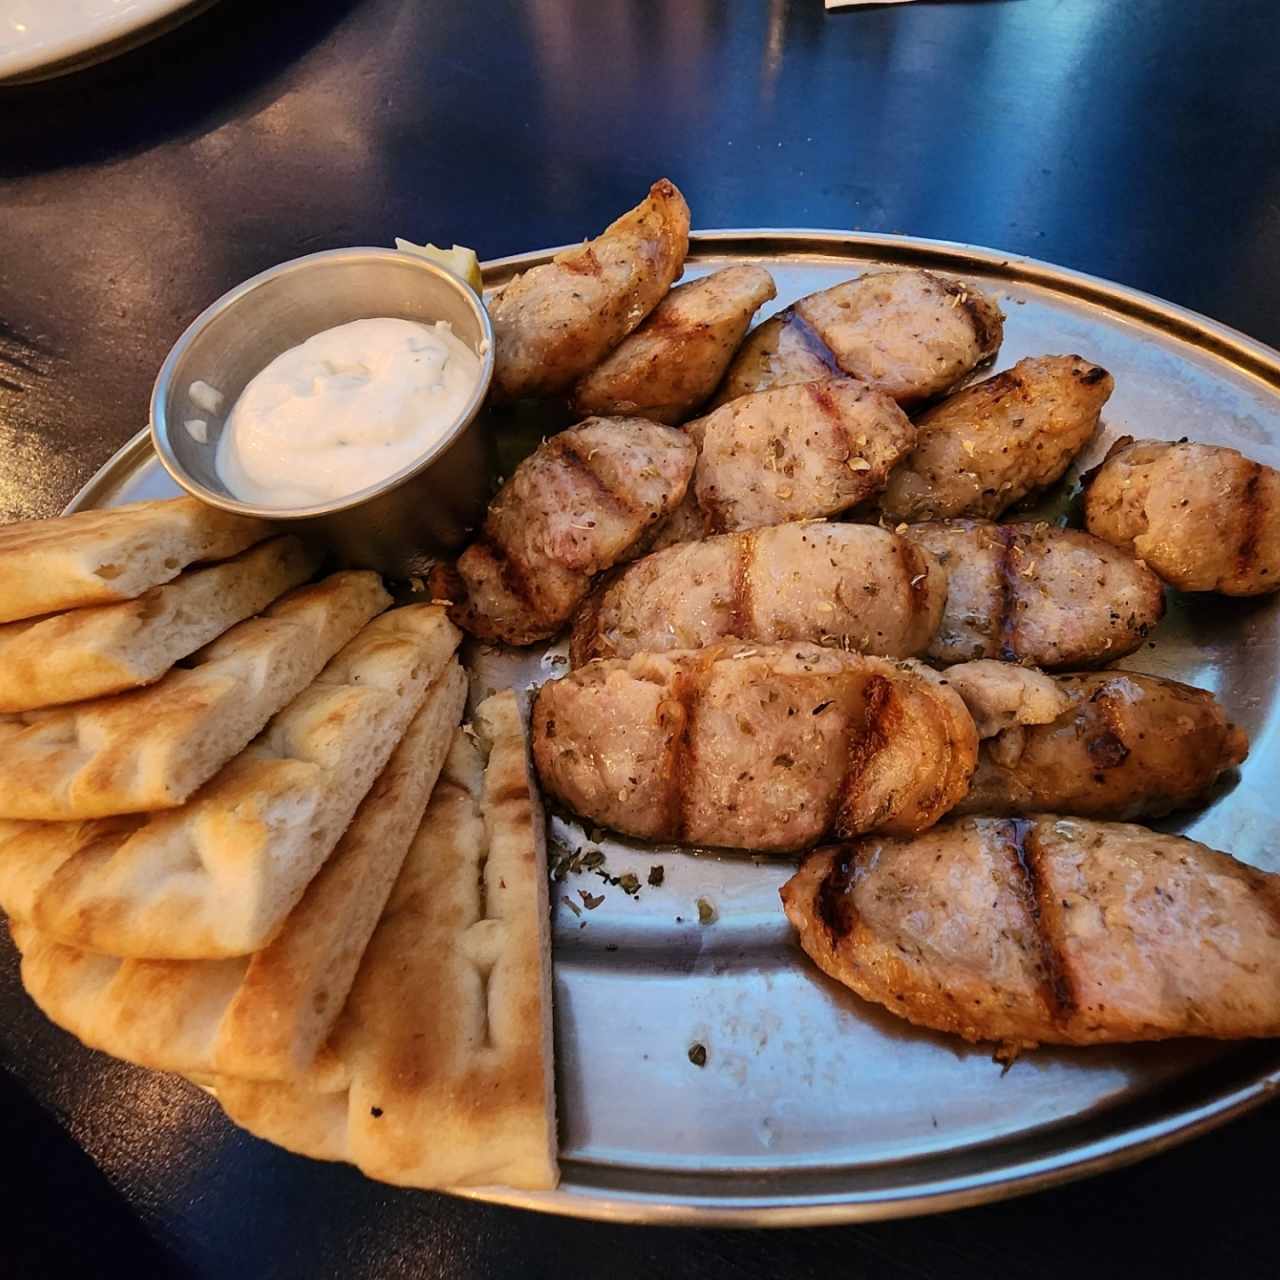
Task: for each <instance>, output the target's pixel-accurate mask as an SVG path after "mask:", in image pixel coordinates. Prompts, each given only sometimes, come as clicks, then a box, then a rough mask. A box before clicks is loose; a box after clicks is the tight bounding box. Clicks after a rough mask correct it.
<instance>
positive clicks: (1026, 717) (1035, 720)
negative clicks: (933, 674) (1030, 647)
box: [947, 658, 1072, 742]
mask: <svg viewBox="0 0 1280 1280" xmlns="http://www.w3.org/2000/svg"><path fill="white" fill-rule="evenodd" d="M947 683H948V684H949V685H950V686H951V687H952V688H953V689H954V690H955V691H956V692H957V693H958V694H959V695H960V696H961V698H963V699H964V705H965V706H966V707H968V708H969V714H970V715H971V716H972V717H973V723H974V724H975V725H976V726H977V730H978V737H979V738H981V739H982V740H983V741H984V742H985V741H986V740H987V739H988V738H994V737H996V735H997V734H1000V733H1003V732H1004V731H1005V730H1006V729H1015V728H1019V727H1020V726H1022V725H1028V724H1050V723H1052V722H1053V721H1054V720H1056V719H1057V718H1058V717H1059V716H1060V715H1062V714H1063V712H1065V711H1066V710H1067V709H1068V708H1069V707H1070V706H1071V705H1072V700H1071V697H1070V696H1069V695H1068V694H1067V693H1066V692H1065V691H1064V690H1063V689H1062V688H1061V687H1060V685H1059V682H1058V681H1057V680H1055V679H1054V677H1053V676H1047V675H1045V673H1044V672H1043V671H1036V670H1035V669H1034V668H1033V667H1020V666H1018V665H1017V664H1016V663H1012V662H996V661H995V660H994V659H991V658H979V659H978V660H977V661H976V662H961V663H957V664H956V665H955V666H954V667H948V668H947Z"/></svg>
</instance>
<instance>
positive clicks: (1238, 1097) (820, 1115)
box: [68, 231, 1280, 1226]
mask: <svg viewBox="0 0 1280 1280" xmlns="http://www.w3.org/2000/svg"><path fill="white" fill-rule="evenodd" d="M555 252H557V251H556V250H546V251H543V252H538V253H530V254H521V255H519V256H517V257H512V258H503V259H500V260H497V261H493V262H490V263H487V264H486V265H485V268H484V276H485V283H486V287H494V286H497V285H500V284H502V283H503V282H504V281H505V280H507V279H508V278H510V276H512V275H513V274H515V273H516V272H518V271H522V270H524V269H526V268H527V267H530V266H534V265H537V264H538V263H541V262H545V261H547V260H548V259H549V258H550V257H551V256H552V255H553V254H554V253H555ZM741 261H751V262H759V263H761V264H762V265H764V266H766V267H768V268H769V269H770V271H772V272H773V274H774V278H775V280H776V281H777V285H778V297H777V299H776V300H775V301H774V302H773V303H771V304H770V305H769V306H768V307H766V308H765V309H763V310H762V312H761V316H760V318H763V316H764V315H767V314H769V313H770V312H772V311H774V310H777V309H779V308H781V307H783V306H786V305H787V304H788V303H790V302H792V301H794V300H795V299H796V298H798V297H800V296H801V295H803V294H806V293H810V292H812V291H813V290H815V289H822V288H825V287H827V286H828V285H831V284H834V283H836V282H837V281H839V280H841V279H844V278H846V277H847V276H849V275H851V274H854V273H856V272H858V271H860V270H862V269H864V268H865V267H867V266H871V265H875V264H884V263H902V264H910V265H913V266H920V267H928V268H930V269H935V270H939V271H943V272H946V273H949V274H952V275H958V276H961V277H965V278H968V279H972V280H974V281H975V282H977V283H979V284H980V285H981V286H982V287H983V288H984V289H986V290H988V291H990V292H993V293H995V294H996V295H997V296H998V297H999V299H1000V302H1001V305H1002V306H1003V308H1004V310H1005V312H1006V316H1007V320H1006V326H1005V341H1004V345H1003V347H1002V349H1001V351H1000V355H999V357H998V359H997V362H996V366H995V367H996V368H1005V367H1007V366H1008V365H1010V364H1012V363H1013V362H1014V361H1015V360H1017V359H1020V358H1021V357H1022V356H1025V355H1040V354H1045V353H1055V354H1056V353H1065V352H1071V351H1075V352H1079V353H1080V354H1082V355H1084V356H1086V357H1087V358H1089V359H1092V360H1096V361H1098V362H1099V363H1101V364H1103V365H1105V366H1106V367H1107V368H1108V369H1110V370H1111V372H1112V373H1114V374H1115V376H1116V392H1115V395H1114V396H1113V397H1112V399H1111V401H1110V402H1109V404H1108V405H1107V407H1106V410H1105V412H1104V415H1103V420H1104V421H1103V428H1104V429H1103V431H1102V432H1101V433H1100V435H1099V438H1098V439H1097V440H1096V441H1095V442H1094V444H1093V446H1092V447H1091V448H1090V449H1089V451H1088V454H1087V456H1086V457H1085V458H1084V459H1082V460H1081V464H1080V465H1081V466H1085V467H1087V466H1091V465H1093V464H1094V463H1095V462H1096V461H1097V460H1098V459H1099V458H1100V457H1101V456H1102V454H1103V453H1104V452H1105V450H1106V447H1107V445H1108V444H1109V443H1110V441H1111V440H1113V439H1115V438H1116V437H1117V436H1119V435H1125V434H1131V435H1150V436H1156V437H1163V438H1176V437H1178V436H1182V435H1189V436H1192V437H1193V438H1194V439H1196V440H1200V441H1205V442H1209V443H1219V444H1229V445H1233V446H1235V447H1237V448H1240V449H1242V450H1243V451H1245V452H1247V453H1248V454H1250V455H1251V456H1252V457H1254V458H1256V459H1258V460H1259V461H1262V462H1266V463H1269V464H1270V465H1272V466H1280V354H1278V353H1277V352H1275V351H1272V350H1271V349H1269V348H1267V347H1265V346H1263V345H1261V344H1260V343H1257V342H1254V341H1253V340H1252V339H1250V338H1247V337H1245V336H1244V335H1243V334H1240V333H1237V332H1235V331H1233V330H1231V329H1228V328H1226V327H1224V326H1222V325H1219V324H1217V323H1215V322H1213V321H1211V320H1207V319H1205V318H1204V317H1201V316H1198V315H1196V314H1194V313H1193V312H1190V311H1186V310H1184V309H1182V308H1180V307H1175V306H1173V305H1171V304H1169V303H1166V302H1162V301H1160V300H1158V299H1156V298H1152V297H1149V296H1148V295H1145V294H1142V293H1139V292H1137V291H1135V290H1132V289H1126V288H1123V287H1121V286H1119V285H1114V284H1109V283H1107V282H1105V281H1102V280H1098V279H1095V278H1093V277H1090V276H1085V275H1081V274H1079V273H1076V272H1072V271H1067V270H1063V269H1061V268H1058V267H1053V266H1050V265H1048V264H1045V263H1041V262H1036V261H1033V260H1030V259H1026V258H1018V257H1012V256H1008V255H1003V254H1000V253H996V252H993V251H991V250H986V249H977V248H972V247H969V246H966V245H957V244H948V243H943V242H939V241H927V240H914V239H910V238H907V237H900V236H874V235H861V234H845V233H839V232H827V231H714V232H702V233H698V234H695V235H694V236H693V237H692V244H691V247H690V256H689V264H688V269H687V273H686V278H691V277H694V276H697V275H701V274H704V273H705V272H707V271H709V270H714V269H716V268H717V267H720V266H724V265H727V264H729V263H733V262H741ZM530 428H531V424H530V423H528V422H527V421H526V422H523V423H521V424H520V425H519V427H518V428H515V427H513V428H512V438H511V439H509V440H507V441H505V442H501V443H502V444H505V446H506V448H505V449H502V450H500V452H501V453H503V454H504V462H505V463H506V465H510V462H509V460H510V459H511V458H512V457H513V456H515V455H517V454H518V453H519V451H520V450H521V449H522V448H527V447H529V446H530V445H531V444H533V443H536V441H537V438H538V434H539V433H538V430H537V424H536V423H535V424H532V428H533V429H532V430H531V429H530ZM522 442H523V443H522ZM1077 473H1078V469H1077V471H1074V472H1073V476H1074V475H1075V474H1077ZM174 492H175V489H174V486H173V483H172V481H170V480H169V478H168V476H167V475H166V474H165V472H164V471H163V469H162V468H161V466H160V464H159V462H158V460H157V459H156V457H155V455H154V453H153V452H152V450H151V445H150V441H149V439H148V437H147V434H146V433H145V432H143V433H140V434H139V435H138V436H137V437H135V438H134V439H133V440H131V441H130V442H129V443H128V444H127V445H125V446H124V448H122V449H121V450H120V451H119V452H118V453H117V454H116V455H115V456H114V457H113V458H112V459H111V460H110V461H109V462H108V463H107V464H106V465H105V466H104V467H103V468H102V469H101V470H100V471H99V472H98V474H97V475H95V476H94V478H93V479H92V480H90V482H89V483H88V484H87V485H86V486H85V487H84V488H83V489H82V490H81V492H80V493H79V494H78V495H77V496H76V498H75V499H74V501H73V502H72V503H71V505H70V507H69V508H68V510H77V509H82V508H89V507H105V506H112V505H115V504H117V503H120V502H127V501H132V500H136V499H139V498H147V497H161V496H168V495H170V494H172V493H174ZM1278 657H1280V597H1274V596H1273V597H1270V598H1267V599H1263V600H1261V601H1229V600H1224V599H1222V598H1220V597H1205V598H1202V599H1191V598H1175V599H1173V600H1172V602H1171V609H1170V613H1169V616H1168V617H1167V618H1166V620H1165V621H1164V622H1163V623H1162V624H1161V626H1160V627H1159V629H1158V630H1157V631H1156V632H1155V633H1154V636H1153V641H1152V643H1151V645H1149V646H1148V647H1146V648H1144V649H1143V650H1142V651H1141V652H1140V653H1138V654H1135V655H1134V656H1133V658H1131V659H1129V660H1127V661H1126V663H1125V665H1126V666H1129V667H1132V668H1135V669H1138V670H1145V671H1150V672H1153V673H1155V674H1159V675H1167V676H1174V677H1177V678H1179V679H1184V680H1187V681H1189V682H1191V683H1194V684H1199V685H1201V686H1204V687H1206V688H1209V689H1212V690H1214V692H1216V693H1217V694H1218V696H1219V697H1220V698H1221V699H1222V700H1223V702H1224V703H1225V704H1226V706H1227V708H1228V710H1229V712H1230V713H1231V714H1232V715H1233V717H1234V718H1235V719H1236V720H1237V721H1238V722H1239V723H1240V724H1241V725H1242V726H1243V727H1244V728H1245V729H1246V730H1247V732H1248V733H1249V736H1250V738H1251V740H1252V743H1253V748H1252V753H1251V755H1250V758H1249V760H1248V761H1247V762H1246V764H1245V765H1244V767H1243V770H1242V772H1241V775H1240V778H1239V780H1238V781H1236V782H1235V783H1234V785H1228V786H1226V787H1224V788H1222V793H1221V794H1220V795H1219V797H1218V799H1217V801H1216V803H1214V804H1213V805H1212V806H1210V807H1209V808H1208V809H1206V810H1204V811H1201V812H1196V813H1193V814H1191V815H1183V816H1181V817H1180V819H1179V820H1178V821H1175V822H1171V823H1164V824H1160V825H1161V826H1163V827H1165V828H1166V829H1169V830H1179V831H1183V832H1185V833H1186V834H1188V835H1191V836H1194V837H1195V838H1197V839H1200V840H1204V841H1205V842H1206V843H1208V844H1211V845H1214V846H1216V847H1218V848H1222V849H1226V850H1228V851H1230V852H1232V853H1234V854H1235V855H1236V856H1237V857H1239V858H1242V859H1244V860H1245V861H1248V862H1252V863H1254V864H1256V865H1258V866H1261V867H1265V868H1266V869H1268V870H1271V871H1280V808H1278V807H1277V806H1276V804H1275V802H1274V796H1273V795H1271V794H1270V793H1269V792H1270V789H1271V788H1272V787H1273V785H1274V779H1275V778H1276V777H1277V776H1278V768H1277V766H1278V764H1280V699H1278V697H1277V694H1276V692H1275V688H1274V686H1275V683H1276V682H1275V675H1276V672H1277V667H1278V665H1280V664H1278V661H1277V659H1278ZM468 658H469V662H470V664H471V666H472V669H473V684H474V687H475V691H476V692H478V693H482V692H484V691H487V689H489V688H492V687H499V686H503V685H506V684H511V683H529V682H532V681H536V680H541V679H545V678H546V677H547V676H548V675H551V674H555V673H557V672H559V671H561V670H563V669H564V668H563V658H562V656H561V654H560V652H559V651H558V650H557V649H555V648H554V647H553V648H551V649H547V650H535V651H523V652H519V653H517V652H514V651H507V652H504V651H501V650H497V649H492V648H488V647H484V646H478V645H472V646H470V649H469V653H468ZM589 834H596V835H602V833H584V832H583V831H582V829H581V828H580V827H578V826H576V825H575V824H573V823H571V822H567V821H565V820H563V819H560V818H554V819H553V821H552V841H553V856H554V855H555V853H556V850H557V849H558V850H559V851H561V854H562V856H564V857H565V860H566V861H567V860H568V858H569V857H571V856H572V854H573V853H574V851H575V850H578V849H582V848H585V849H599V850H600V851H601V852H602V853H603V854H604V862H603V864H602V865H599V866H596V867H593V868H590V869H587V868H582V867H581V865H579V869H578V870H577V871H567V872H566V874H565V876H564V879H563V880H561V881H559V882H558V883H556V884H554V885H553V887H552V888H553V892H552V899H553V902H555V904H556V906H555V934H554V936H555V972H556V985H555V1004H556V1046H557V1076H558V1090H559V1107H560V1136H561V1157H562V1171H563V1181H562V1184H561V1186H560V1188H559V1189H558V1190H557V1191H554V1192H549V1193H547V1192H540V1193H528V1192H517V1191H511V1190H509V1189H506V1188H481V1189H478V1190H469V1191H467V1192H465V1193H464V1194H468V1195H473V1196H475V1197H477V1198H480V1199H485V1200H491V1201H494V1202H498V1203H503V1204H513V1205H521V1206H524V1207H527V1208H533V1209H540V1210H543V1211H547V1212H553V1213H563V1214H572V1215H575V1216H579V1217H591V1218H601V1219H611V1220H615V1221H630V1222H665V1223H673V1224H676V1223H680V1224H702V1225H712V1224H726V1225H744V1226H745V1225H760V1226H763V1225H776V1226H783V1225H788V1226H794V1225H801V1224H812V1223H827V1222H848V1221H856V1220H863V1219H870V1218H882V1217H890V1216H898V1215H904V1214H911V1213H922V1212H929V1211H934V1210H940V1209H946V1208H954V1207H958V1206H961V1205H968V1204H975V1203H979V1202H983V1201H990V1200H996V1199H1000V1198H1003V1197H1007V1196H1011V1195H1016V1194H1019V1193H1022V1192H1026V1191H1030V1190H1034V1189H1036V1188H1040V1187H1045V1186H1049V1185H1051V1184H1053V1183H1056V1182H1061V1181H1064V1180H1065V1179H1068V1178H1074V1177H1080V1176H1083V1175H1085V1174H1089V1173H1094V1172H1097V1171H1099V1170H1103V1169H1107V1168H1113V1167H1115V1166H1117V1165H1121V1164H1124V1163H1127V1162H1130V1161H1133V1160H1136V1159H1139V1158H1140V1157H1142V1156H1144V1155H1149V1154H1151V1153H1152V1152H1154V1151H1158V1150H1161V1149H1162V1148H1164V1147H1167V1146H1170V1145H1171V1144H1173V1143H1175V1142H1179V1141H1183V1140H1185V1139H1186V1138H1188V1137H1191V1136H1193V1135H1194V1134H1197V1133H1200V1132H1203V1131H1204V1130H1206V1129H1208V1128H1211V1127H1212V1126H1214V1125H1216V1124H1219V1123H1221V1122H1223V1121H1224V1120H1226V1119H1228V1118H1229V1117H1231V1116H1233V1115H1236V1114H1239V1113H1240V1112H1243V1111H1245V1110H1247V1109H1248V1108H1250V1107H1253V1106H1256V1105H1258V1104H1259V1103H1261V1102H1262V1101H1264V1100H1265V1099H1266V1098H1268V1097H1269V1096H1271V1094H1272V1092H1273V1091H1275V1090H1276V1089H1277V1088H1278V1087H1280V1042H1258V1043H1247V1044H1241V1045H1219V1044H1208V1043H1201V1042H1181V1043H1178V1042H1174V1043H1170V1044H1164V1045H1160V1044H1156V1045H1139V1046H1132V1047H1128V1048H1121V1049H1090V1050H1056V1049H1048V1050H1041V1051H1039V1052H1037V1053H1034V1054H1029V1055H1026V1056H1024V1057H1023V1058H1021V1059H1020V1060H1019V1061H1018V1062H1017V1063H1015V1064H1014V1066H1013V1067H1012V1069H1011V1070H1009V1071H1008V1072H1007V1073H1002V1069H1001V1067H1000V1066H999V1065H997V1064H995V1063H994V1062H993V1061H992V1059H991V1056H990V1053H989V1052H988V1051H984V1050H982V1049H977V1048H971V1047H969V1046H966V1045H964V1044H962V1043H961V1042H959V1041H955V1040H952V1039H949V1038H946V1037H943V1036H939V1035H933V1034H931V1033H929V1032H925V1031H919V1030H916V1029H915V1028H912V1027H910V1026H908V1025H907V1024H906V1023H903V1022H900V1021H898V1020H897V1019H894V1018H892V1017H890V1016H889V1015H887V1014H885V1013H883V1012H881V1011H880V1010H879V1009H878V1008H875V1007H873V1006H871V1005H868V1004H865V1003H863V1002H862V1001H860V1000H859V999H857V998H856V997H855V996H853V995H852V994H851V993H849V992H847V991H845V990H844V989H843V988H841V987H839V986H838V985H836V984H835V983H832V982H830V981H828V980H827V979H826V978H824V977H823V976H822V975H821V974H819V973H818V972H816V970H815V969H814V968H813V967H812V966H811V965H809V964H808V963H807V962H806V961H805V960H804V957H803V956H802V955H801V954H800V952H799V950H798V948H796V947H795V945H794V944H793V943H792V941H791V937H790V929H789V927H788V925H787V923H786V921H785V919H784V918H783V915H782V912H781V909H780V906H779V903H778V898H777V889H778V886H779V885H780V884H781V883H782V882H783V880H785V879H786V878H787V876H788V875H789V873H790V869H791V865H792V864H791V863H790V862H788V861H787V860H785V859H775V858H759V857H755V858H753V857H750V856H733V855H725V854H711V853H702V854H697V853H694V852H687V851H680V850H676V849H674V848H652V847H646V846H641V845H638V844H635V843H632V842H628V841H624V840H616V839H612V838H598V839H595V840H591V839H589V838H588V835H589ZM593 861H594V859H593ZM657 866H661V867H662V868H663V873H662V883H661V885H660V886H653V885H650V884H649V876H650V871H651V869H652V868H654V867H657ZM627 873H631V874H632V875H634V876H635V877H636V880H637V881H638V884H639V888H638V889H634V888H633V889H632V891H631V892H627V888H629V887H631V882H630V881H629V880H628V881H626V882H625V885H619V884H616V883H612V882H611V879H606V878H605V877H610V878H612V880H616V879H618V878H621V877H623V876H624V875H626V874H627ZM579 890H583V891H585V892H586V894H587V895H588V897H589V898H590V900H591V901H595V900H596V898H598V897H603V901H601V902H600V903H599V904H598V905H597V906H595V907H594V908H591V909H587V907H586V905H585V903H584V900H583V897H582V894H581V893H580V892H579ZM699 899H701V900H703V903H704V904H705V906H704V914H705V913H706V912H708V911H709V912H710V913H713V915H714V921H713V922H711V923H706V924H704V923H700V921H699V905H698V903H699ZM568 903H572V904H573V906H572V907H571V906H570V905H567V904H568ZM575 908H576V910H575ZM695 1044H700V1045H702V1046H704V1048H705V1049H706V1062H705V1065H703V1066H701V1067H699V1066H696V1065H694V1063H693V1062H692V1061H691V1060H690V1055H689V1051H690V1048H691V1046H693V1045H695Z"/></svg>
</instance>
